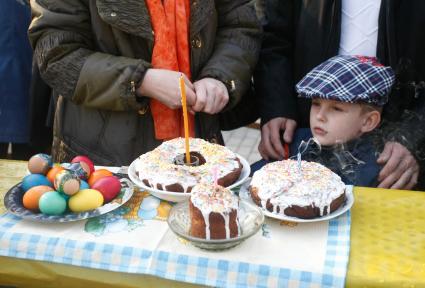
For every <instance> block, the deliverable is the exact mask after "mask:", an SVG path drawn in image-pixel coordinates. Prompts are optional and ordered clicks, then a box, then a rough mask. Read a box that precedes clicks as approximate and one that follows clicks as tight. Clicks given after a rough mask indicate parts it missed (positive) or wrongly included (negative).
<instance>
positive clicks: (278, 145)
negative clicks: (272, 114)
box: [269, 120, 285, 160]
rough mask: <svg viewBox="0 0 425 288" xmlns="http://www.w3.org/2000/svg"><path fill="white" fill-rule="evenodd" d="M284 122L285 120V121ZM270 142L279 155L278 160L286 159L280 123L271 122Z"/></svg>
mask: <svg viewBox="0 0 425 288" xmlns="http://www.w3.org/2000/svg"><path fill="white" fill-rule="evenodd" d="M283 121H284V120H283ZM269 127H270V142H271V145H272V146H273V148H274V150H275V151H276V152H277V153H278V155H279V157H278V158H277V159H279V160H281V159H283V158H284V157H285V149H284V148H283V143H282V139H281V137H280V127H281V125H280V123H279V121H270V125H269Z"/></svg>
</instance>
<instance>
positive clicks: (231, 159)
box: [135, 138, 242, 192]
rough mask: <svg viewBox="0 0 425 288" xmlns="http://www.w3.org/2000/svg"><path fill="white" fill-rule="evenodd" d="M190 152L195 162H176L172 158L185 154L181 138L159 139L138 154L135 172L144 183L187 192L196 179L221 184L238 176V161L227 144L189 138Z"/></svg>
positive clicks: (239, 164) (196, 181)
mask: <svg viewBox="0 0 425 288" xmlns="http://www.w3.org/2000/svg"><path fill="white" fill-rule="evenodd" d="M189 143H190V153H191V155H192V156H196V157H198V159H199V164H200V165H199V166H188V165H179V164H176V163H175V160H176V158H178V157H179V156H182V155H184V154H185V139H184V138H175V139H172V140H169V141H165V142H163V143H162V144H161V145H160V146H158V147H157V148H155V149H154V150H152V151H150V152H148V153H145V154H143V155H141V156H140V157H139V158H138V159H137V162H136V167H135V169H136V174H137V175H138V177H139V179H140V180H141V181H142V182H143V183H144V184H145V185H146V186H148V187H152V188H155V189H159V190H166V191H172V192H190V191H191V189H192V187H193V186H195V185H196V184H198V183H200V182H207V183H213V182H214V178H215V177H216V178H217V182H218V184H219V185H222V186H225V187H226V186H229V185H232V184H233V183H234V182H236V181H237V179H238V178H239V176H240V174H241V171H242V164H241V162H240V160H239V158H238V157H237V155H236V154H235V153H233V152H232V151H230V150H229V149H228V148H226V147H224V146H222V145H218V144H214V143H210V142H207V141H205V140H202V139H199V138H189Z"/></svg>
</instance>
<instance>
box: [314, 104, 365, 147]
mask: <svg viewBox="0 0 425 288" xmlns="http://www.w3.org/2000/svg"><path fill="white" fill-rule="evenodd" d="M366 115H367V114H366V113H364V112H363V109H362V106H361V105H360V104H353V103H346V102H339V101H334V100H325V99H312V104H311V110H310V127H311V132H312V133H313V136H314V137H315V138H316V139H317V140H318V141H319V143H320V144H321V145H325V146H328V145H334V144H336V143H345V142H347V141H349V140H352V139H355V138H357V137H359V136H360V135H362V134H363V131H362V127H363V125H364V123H365V117H367V116H366Z"/></svg>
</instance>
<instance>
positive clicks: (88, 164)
mask: <svg viewBox="0 0 425 288" xmlns="http://www.w3.org/2000/svg"><path fill="white" fill-rule="evenodd" d="M71 163H80V164H81V166H82V167H83V169H84V170H85V171H86V172H87V174H88V176H90V175H91V174H92V173H93V171H94V164H93V161H91V160H90V159H89V157H87V156H83V155H79V156H75V157H74V158H73V159H72V161H71Z"/></svg>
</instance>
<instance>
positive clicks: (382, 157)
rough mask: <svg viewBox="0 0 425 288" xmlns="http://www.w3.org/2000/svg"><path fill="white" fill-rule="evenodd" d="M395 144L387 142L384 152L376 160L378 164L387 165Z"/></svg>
mask: <svg viewBox="0 0 425 288" xmlns="http://www.w3.org/2000/svg"><path fill="white" fill-rule="evenodd" d="M394 145H395V143H394V142H387V143H385V147H384V150H383V151H382V152H381V154H380V155H379V157H378V159H377V160H376V162H378V164H381V165H383V164H385V163H386V162H387V161H388V159H390V156H391V153H392V151H393V148H394Z"/></svg>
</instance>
